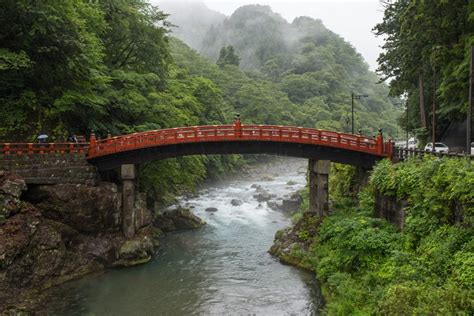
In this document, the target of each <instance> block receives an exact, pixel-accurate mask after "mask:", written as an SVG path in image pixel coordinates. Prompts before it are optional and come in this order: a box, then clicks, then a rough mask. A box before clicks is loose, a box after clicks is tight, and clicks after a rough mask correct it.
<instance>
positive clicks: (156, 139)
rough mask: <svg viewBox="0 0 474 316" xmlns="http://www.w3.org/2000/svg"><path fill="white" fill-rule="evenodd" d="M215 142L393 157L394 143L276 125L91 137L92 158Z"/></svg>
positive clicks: (171, 130)
mask: <svg viewBox="0 0 474 316" xmlns="http://www.w3.org/2000/svg"><path fill="white" fill-rule="evenodd" d="M213 141H216V142H218V141H277V142H294V143H302V144H314V145H325V146H331V147H337V148H342V149H349V150H355V151H361V152H366V153H373V154H375V155H379V156H387V157H390V156H391V152H392V143H391V142H385V143H384V142H383V139H382V136H381V134H380V135H379V137H377V138H371V137H365V136H362V135H353V134H345V133H337V132H330V131H323V130H317V129H312V128H303V127H291V126H275V125H247V124H246V125H242V126H236V125H206V126H192V127H180V128H170V129H162V130H154V131H147V132H140V133H134V134H129V135H123V136H115V137H111V138H106V139H102V140H98V141H95V140H91V142H90V147H89V153H88V155H89V158H94V157H99V156H105V155H110V154H113V153H118V152H124V151H129V150H134V149H141V148H147V147H155V146H161V145H171V144H179V143H192V142H213Z"/></svg>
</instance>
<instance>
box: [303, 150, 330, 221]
mask: <svg viewBox="0 0 474 316" xmlns="http://www.w3.org/2000/svg"><path fill="white" fill-rule="evenodd" d="M308 169H309V212H314V213H316V214H317V215H318V216H320V217H324V216H327V215H329V171H330V169H331V161H329V160H316V159H309V164H308Z"/></svg>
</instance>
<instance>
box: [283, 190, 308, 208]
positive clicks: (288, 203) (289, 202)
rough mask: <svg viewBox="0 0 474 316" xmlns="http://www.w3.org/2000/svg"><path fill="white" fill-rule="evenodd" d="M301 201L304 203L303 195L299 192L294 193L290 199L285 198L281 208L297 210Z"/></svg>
mask: <svg viewBox="0 0 474 316" xmlns="http://www.w3.org/2000/svg"><path fill="white" fill-rule="evenodd" d="M301 203H303V198H302V197H301V195H300V194H299V193H298V192H296V193H293V194H292V195H291V197H290V198H289V199H283V203H282V205H281V210H282V211H285V212H296V211H297V210H299V208H300V206H301Z"/></svg>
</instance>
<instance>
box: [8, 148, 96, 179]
mask: <svg viewBox="0 0 474 316" xmlns="http://www.w3.org/2000/svg"><path fill="white" fill-rule="evenodd" d="M0 170H3V171H5V172H6V173H8V174H12V175H15V176H17V177H19V178H22V179H24V180H25V182H26V183H27V184H85V185H90V186H94V185H96V184H97V182H98V180H99V174H98V171H97V168H96V167H95V166H94V165H91V164H89V163H88V162H87V160H86V157H85V155H84V154H44V155H11V156H3V155H0Z"/></svg>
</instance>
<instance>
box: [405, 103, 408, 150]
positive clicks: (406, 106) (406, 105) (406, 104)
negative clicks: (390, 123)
mask: <svg viewBox="0 0 474 316" xmlns="http://www.w3.org/2000/svg"><path fill="white" fill-rule="evenodd" d="M405 108H406V116H407V122H406V126H405V128H406V132H407V149H408V100H407V101H405Z"/></svg>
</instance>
